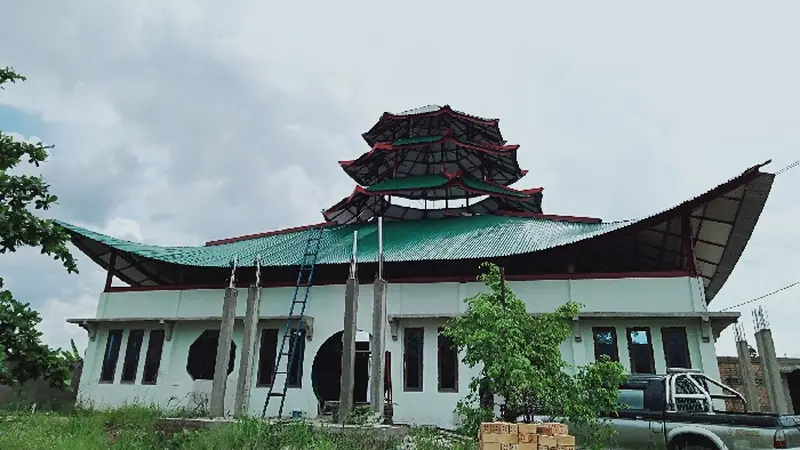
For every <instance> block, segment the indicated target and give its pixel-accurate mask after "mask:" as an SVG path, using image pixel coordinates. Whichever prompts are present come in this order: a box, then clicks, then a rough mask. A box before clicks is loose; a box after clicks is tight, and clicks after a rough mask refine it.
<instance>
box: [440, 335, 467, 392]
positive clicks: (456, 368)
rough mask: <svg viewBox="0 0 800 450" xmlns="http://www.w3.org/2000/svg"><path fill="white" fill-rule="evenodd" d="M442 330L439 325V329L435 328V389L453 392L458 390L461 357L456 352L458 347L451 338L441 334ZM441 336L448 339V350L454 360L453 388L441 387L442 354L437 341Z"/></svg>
mask: <svg viewBox="0 0 800 450" xmlns="http://www.w3.org/2000/svg"><path fill="white" fill-rule="evenodd" d="M443 332H444V328H442V327H439V329H438V330H437V335H436V384H437V389H438V391H439V392H447V393H455V392H458V372H459V366H460V365H461V358H460V357H459V354H458V347H457V346H456V345H455V343H453V341H452V339H450V338H449V337H448V336H445V335H444V334H443ZM442 338H445V339H447V340H448V341H450V349H449V351H452V352H453V353H452V357H453V359H454V361H453V376H454V379H453V386H454V387H453V388H443V387H442V356H443V355H442V345H441V342H439V340H440V339H442Z"/></svg>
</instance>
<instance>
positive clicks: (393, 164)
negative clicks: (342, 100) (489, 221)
mask: <svg viewBox="0 0 800 450" xmlns="http://www.w3.org/2000/svg"><path fill="white" fill-rule="evenodd" d="M498 123H499V119H483V118H479V117H475V116H470V115H467V114H464V113H461V112H458V111H455V110H453V109H452V108H450V107H449V106H441V107H440V106H427V107H424V108H418V109H415V110H411V111H406V112H403V113H400V114H391V113H384V114H383V116H381V118H380V120H379V121H378V123H377V124H375V125H374V126H373V127H372V128H371V129H370V130H369V131H367V132H366V133H364V134H363V137H364V140H365V141H367V143H368V144H369V145H370V146H371V147H372V148H371V149H370V150H369V151H367V152H366V153H364V154H362V155H361V156H360V157H358V158H357V159H355V160H348V161H339V164H340V165H341V166H342V168H343V169H344V171H345V173H347V174H348V175H349V176H350V177H351V178H352V179H353V180H355V182H356V183H358V186H356V188H355V190H354V191H353V193H352V194H351V195H350V196H349V197H347V198H345V199H343V200H342V201H340V202H339V203H337V204H335V205H333V206H332V207H330V208H329V209H328V210H326V211H325V212H324V213H323V215H324V216H325V219H326V220H328V221H333V222H337V223H341V224H346V223H352V222H369V221H371V220H374V219H375V218H376V217H383V218H384V219H386V220H419V219H437V218H443V217H448V216H453V215H464V214H495V213H509V212H510V213H541V212H542V209H541V200H542V188H535V189H526V190H517V189H512V188H510V187H508V186H509V185H510V184H512V183H515V182H517V181H518V180H519V179H520V178H522V177H523V176H525V174H526V173H527V171H525V170H522V169H521V168H520V167H519V163H518V162H517V150H518V149H519V145H506V143H505V141H503V139H502V135H501V133H500V128H499V126H498ZM392 197H400V198H404V199H407V200H431V201H445V205H444V208H438V209H429V208H427V203H426V207H425V208H412V207H408V206H400V205H397V204H394V203H393V202H392V201H391V198H392ZM475 197H485V198H483V199H482V200H480V201H478V202H474V203H473V204H472V205H470V204H469V200H470V199H474V198H475ZM451 200H464V201H465V204H464V206H460V207H454V208H450V205H449V202H450V201H451Z"/></svg>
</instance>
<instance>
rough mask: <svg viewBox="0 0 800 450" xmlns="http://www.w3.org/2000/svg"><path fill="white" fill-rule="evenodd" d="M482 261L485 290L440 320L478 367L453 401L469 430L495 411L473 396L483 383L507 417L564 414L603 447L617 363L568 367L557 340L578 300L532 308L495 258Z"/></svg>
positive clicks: (592, 444)
mask: <svg viewBox="0 0 800 450" xmlns="http://www.w3.org/2000/svg"><path fill="white" fill-rule="evenodd" d="M481 268H482V269H484V270H485V272H484V273H483V274H481V275H480V276H479V277H478V280H479V281H481V282H483V283H484V284H486V286H487V287H488V288H489V292H482V293H479V294H476V295H474V296H472V297H470V298H468V299H466V300H465V302H466V303H467V306H468V308H467V312H466V313H465V314H464V315H463V316H461V317H457V318H454V319H452V320H451V321H450V322H449V323H448V324H447V326H446V327H445V334H446V335H448V336H449V337H450V338H451V339H452V340H453V342H454V343H455V344H456V345H457V346H458V347H459V348H460V349H461V350H462V351H463V354H464V363H465V364H467V365H468V366H470V367H474V366H476V365H480V366H481V367H482V369H481V373H480V375H479V376H478V377H476V378H474V379H473V380H472V381H471V383H470V392H469V394H468V395H467V397H466V398H465V399H464V400H462V401H461V402H459V404H458V406H457V413H458V414H459V415H460V416H461V419H462V423H463V427H462V428H463V431H464V432H466V433H469V434H472V435H475V433H477V428H478V426H479V423H480V422H481V421H486V420H490V419H492V418H493V415H494V414H493V412H492V410H491V409H489V408H485V407H483V406H482V405H481V404H480V402H479V394H480V393H479V389H480V388H481V385H483V386H484V388H488V389H490V390H491V392H493V393H495V394H497V395H500V396H502V397H503V399H504V401H505V405H504V411H505V412H504V414H503V416H504V417H503V418H504V419H505V420H515V419H516V417H518V416H519V415H523V414H527V415H533V414H535V415H540V416H548V417H551V418H564V419H566V420H567V421H568V422H569V423H570V425H571V426H572V428H573V429H574V430H575V432H576V434H578V435H580V436H581V437H582V438H583V440H584V442H582V445H583V446H586V448H598V449H599V448H604V445H605V444H606V443H607V442H608V439H609V438H610V437H611V436H612V435H613V428H611V427H609V426H607V424H606V421H607V419H605V417H608V416H609V415H610V414H612V413H613V412H615V411H616V410H617V408H618V399H619V385H620V384H621V383H622V382H623V381H624V379H625V375H624V368H623V367H622V365H621V364H619V363H617V362H612V361H608V360H603V361H598V362H594V363H591V364H588V365H586V366H583V367H578V368H575V367H570V365H569V364H568V363H567V362H566V361H564V359H563V357H562V356H561V350H560V346H561V344H562V343H563V342H564V341H565V340H566V339H567V338H569V337H570V335H571V325H570V324H571V322H572V320H573V318H574V317H576V316H577V315H578V313H579V311H580V307H581V305H578V304H576V303H574V302H568V303H566V304H564V305H561V306H560V307H558V308H557V309H556V310H555V311H554V312H552V313H546V314H540V315H536V316H532V315H531V314H529V313H528V311H527V307H526V305H525V302H523V301H522V300H520V299H519V298H518V297H516V296H515V295H514V293H513V292H512V290H511V288H510V287H509V286H508V284H507V283H506V282H505V280H504V279H503V276H502V271H501V269H500V268H499V267H498V266H496V265H494V264H490V263H484V264H482V265H481Z"/></svg>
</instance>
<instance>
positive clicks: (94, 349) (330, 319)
mask: <svg viewBox="0 0 800 450" xmlns="http://www.w3.org/2000/svg"><path fill="white" fill-rule="evenodd" d="M511 287H512V289H513V290H514V292H515V293H516V295H517V296H518V297H520V298H521V299H523V300H524V301H525V302H526V303H527V304H528V308H529V310H530V311H531V312H534V313H535V312H547V311H552V310H553V309H554V308H556V307H557V306H559V305H561V304H563V303H565V302H567V301H568V300H573V301H576V302H579V303H583V304H584V305H585V307H584V309H583V311H587V312H592V311H594V312H612V311H614V312H625V313H652V312H660V313H664V312H667V313H680V312H700V311H704V305H705V303H704V301H703V299H702V291H701V290H700V289H699V286H698V282H697V280H693V279H689V278H646V279H645V278H641V279H609V280H573V281H567V280H552V281H551V280H548V281H526V282H511ZM484 289H486V288H485V287H484V286H483V285H482V284H480V283H437V284H427V285H426V284H389V288H388V312H389V315H390V316H391V315H394V316H397V315H401V316H402V315H406V316H408V315H426V314H428V315H454V314H458V313H461V312H463V311H464V310H465V304H464V302H463V300H464V299H465V298H467V297H469V296H471V295H473V294H475V293H477V292H480V291H482V290H484ZM293 291H294V288H289V287H287V288H268V289H264V290H263V292H262V296H261V307H260V311H259V313H260V315H261V316H281V315H286V313H287V312H288V310H289V303H290V302H291V296H292V294H293ZM246 295H247V294H246V290H245V289H241V290H240V292H239V301H238V304H237V315H240V316H243V315H244V313H245V311H244V310H245V301H244V299H245V298H246ZM222 296H223V291H222V290H196V291H146V292H118V293H104V294H102V295H101V297H100V301H99V304H98V309H97V316H98V317H99V318H121V317H125V318H153V317H163V318H170V317H208V316H219V315H220V314H221V310H222ZM372 298H373V292H372V285H361V287H360V292H359V305H358V319H357V320H358V325H359V328H361V329H366V330H369V329H370V328H371V318H372ZM343 300H344V286H343V285H337V286H319V287H314V288H312V291H311V298H310V302H309V305H308V309H307V310H306V315H308V316H312V317H313V318H314V335H313V339H312V340H310V341H307V342H306V351H305V357H304V367H303V388H302V389H289V392H288V395H287V400H286V407H285V411H291V410H292V409H296V408H297V409H302V410H304V411H306V413H307V414H309V415H311V416H313V415H315V414H316V398H315V397H314V394H313V392H312V389H311V380H310V376H311V366H312V364H313V361H314V356H315V355H316V352H317V350H318V349H319V346H320V345H322V344H323V343H324V342H325V340H326V339H327V338H328V337H330V336H331V335H333V334H334V333H336V332H338V331H341V329H342V327H343V325H342V319H341V318H342V317H343V314H344V301H343ZM634 316H635V314H634ZM443 323H444V319H438V320H437V319H405V320H402V321H401V322H400V333H399V336H398V339H397V340H393V339H392V338H391V337H390V335H389V333H388V329H387V340H386V342H387V345H386V349H387V350H388V351H390V352H391V353H392V381H393V386H394V389H393V396H394V402H395V403H396V406H395V416H394V417H395V420H396V421H397V422H414V423H426V424H436V425H440V426H446V427H447V426H453V425H454V423H455V422H454V416H453V409H454V408H455V404H456V402H457V401H458V400H459V399H460V398H462V397H463V396H464V395H466V393H467V390H468V385H469V382H470V379H471V378H472V376H473V375H475V373H476V370H475V369H468V368H467V367H465V366H463V365H462V367H461V369H460V373H459V392H458V393H440V392H438V390H437V364H436V351H437V347H436V330H437V327H438V326H440V325H442V324H443ZM153 326H158V325H153ZM420 326H422V327H425V330H426V331H425V344H424V346H423V351H424V358H425V360H424V361H425V363H424V365H423V369H424V375H423V377H424V381H423V384H424V390H423V392H404V391H403V376H402V367H403V359H402V328H404V327H420ZM593 326H616V327H617V336H618V340H619V346H620V348H619V356H620V360H621V362H622V363H623V364H624V365H625V366H626V367H628V366H629V364H628V353H627V345H626V339H625V336H626V334H625V327H626V326H649V327H652V330H651V334H652V340H653V349H654V356H655V360H656V369H657V371H660V372H663V371H664V370H665V367H664V356H663V349H662V346H661V334H660V327H662V326H686V327H687V335H688V339H689V345H690V352H691V355H692V364H693V367H695V368H702V369H704V370H707V371H708V372H709V374H710V375H712V376H716V374H717V373H718V369H717V367H716V354H715V352H714V345H713V341H712V342H711V343H703V342H702V341H701V339H700V338H699V336H700V322H699V319H696V318H683V319H678V318H675V319H666V320H653V319H641V320H639V319H636V318H626V319H624V320H622V319H605V320H604V319H582V320H581V331H582V342H580V343H577V342H575V340H574V338H570V339H569V340H568V341H567V342H565V343H564V344H563V345H562V353H563V354H564V357H565V359H566V360H567V361H568V362H569V363H570V364H573V363H576V364H582V363H585V362H587V361H591V360H593V354H594V344H593V340H592V336H591V328H592V327H593ZM112 327H113V328H125V329H130V328H131V327H135V328H146V327H145V326H142V323H141V322H140V323H139V324H138V325H137V324H134V323H131V324H127V325H126V324H113V326H112ZM218 327H219V323H218V322H217V323H215V322H207V323H199V322H177V323H176V325H175V328H174V333H173V334H174V337H173V339H172V340H171V341H168V342H165V345H164V352H163V358H162V361H163V362H162V365H161V372H160V374H159V380H158V384H157V385H156V386H143V385H141V384H138V383H139V380H140V379H141V371H142V368H143V365H144V352H145V351H146V348H147V341H145V342H144V344H143V345H142V357H141V358H140V363H139V375H138V376H137V378H136V380H137V384H133V385H122V384H120V383H119V382H118V381H117V382H115V383H114V384H100V383H98V379H99V374H100V367H101V361H102V356H103V352H104V348H105V342H106V338H107V330H108V327H105V326H103V327H101V329H100V331H99V332H98V333H97V336H96V339H95V340H93V341H90V342H89V347H88V349H87V366H86V368H85V370H84V374H83V377H82V379H81V387H80V394H79V397H80V398H81V400H83V401H89V402H91V403H93V404H95V405H97V406H104V405H119V404H123V403H125V402H146V403H156V404H159V405H161V406H162V407H171V406H178V405H183V406H186V405H189V404H190V403H191V402H192V394H191V393H192V392H193V391H196V390H198V389H200V388H199V387H195V383H194V382H193V381H192V380H191V378H190V377H189V375H188V373H187V372H186V355H187V352H188V348H189V345H191V343H192V342H193V341H194V340H195V339H196V338H197V337H198V336H199V335H200V333H202V331H203V330H204V329H206V328H209V329H214V328H218ZM261 327H269V328H279V329H282V327H283V322H282V321H270V322H268V323H265V322H264V321H262V323H261ZM233 339H234V342H235V343H236V345H237V356H236V368H235V369H234V371H233V373H231V375H230V376H229V377H228V387H229V389H228V392H229V394H230V395H228V397H229V402H230V405H228V406H229V407H230V406H232V394H233V391H234V389H235V386H236V379H237V377H238V363H239V356H240V355H241V340H242V330H241V324H240V323H237V326H236V328H235V330H234V336H233ZM126 340H127V333H125V335H124V337H123V342H122V346H121V352H120V360H119V363H118V365H117V377H116V378H115V379H116V380H118V379H119V373H120V372H121V370H122V369H121V368H122V361H123V359H124V349H125V344H126ZM256 345H258V343H257V344H256ZM254 354H255V355H258V348H256V349H255V352H254ZM256 366H257V362H256ZM712 366H713V367H712ZM254 383H255V374H254ZM209 384H210V382H209ZM266 393H267V388H256V387H254V388H253V390H252V395H251V401H250V411H251V413H252V414H259V415H260V413H261V408H262V406H263V402H264V397H265V396H266ZM270 403H271V404H270V409H269V412H268V414H274V413H275V412H276V411H277V409H276V408H277V403H278V401H277V400H274V399H273V400H272V401H271V402H270Z"/></svg>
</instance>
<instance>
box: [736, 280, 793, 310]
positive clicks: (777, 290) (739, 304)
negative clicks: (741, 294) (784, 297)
mask: <svg viewBox="0 0 800 450" xmlns="http://www.w3.org/2000/svg"><path fill="white" fill-rule="evenodd" d="M797 285H800V280H797V281H795V282H794V283H791V284H787V285H786V286H784V287H782V288H779V289H776V290H774V291H772V292H769V293H767V294H764V295H761V296H759V297H756V298H751V299H750V300H747V301H746V302H742V303H737V304H735V305H732V306H728V307H727V308H722V309H720V311H727V310H729V309H733V308H737V307H739V306H744V305H747V304H750V303H753V302H757V301H759V300H761V299H764V298H767V297H769V296H771V295H775V294H777V293H778V292H781V291H785V290H787V289H790V288H793V287H795V286H797Z"/></svg>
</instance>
